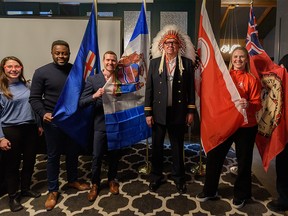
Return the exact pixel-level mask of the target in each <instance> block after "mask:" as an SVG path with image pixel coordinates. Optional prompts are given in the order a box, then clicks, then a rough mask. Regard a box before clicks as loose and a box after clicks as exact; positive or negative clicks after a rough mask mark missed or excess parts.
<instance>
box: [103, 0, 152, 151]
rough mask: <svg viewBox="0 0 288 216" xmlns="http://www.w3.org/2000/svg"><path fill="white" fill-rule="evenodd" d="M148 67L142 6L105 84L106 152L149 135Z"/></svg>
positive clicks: (129, 144) (147, 39)
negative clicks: (146, 93) (146, 105)
mask: <svg viewBox="0 0 288 216" xmlns="http://www.w3.org/2000/svg"><path fill="white" fill-rule="evenodd" d="M148 66H149V34H148V27H147V22H146V14H145V7H144V3H142V7H141V12H140V15H139V18H138V21H137V23H136V26H135V29H134V32H133V34H132V37H131V39H130V41H129V43H128V45H127V47H126V48H125V51H124V54H123V55H122V57H121V59H120V60H119V62H118V67H117V72H116V73H115V75H114V76H112V77H110V79H109V80H108V81H107V83H106V84H105V86H104V88H105V93H106V94H104V95H103V96H102V99H103V106H104V112H105V121H106V132H107V140H108V148H109V149H121V148H124V147H128V146H131V145H133V144H136V143H137V142H139V141H141V140H143V139H146V138H148V137H149V136H151V129H150V128H149V127H148V126H147V124H146V118H145V115H144V96H145V82H146V77H147V73H148V70H147V69H148Z"/></svg>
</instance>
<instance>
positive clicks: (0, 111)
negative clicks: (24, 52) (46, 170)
mask: <svg viewBox="0 0 288 216" xmlns="http://www.w3.org/2000/svg"><path fill="white" fill-rule="evenodd" d="M29 95H30V90H29V88H28V86H27V82H26V80H25V78H24V76H23V64H22V62H21V61H20V60H19V59H18V58H16V57H14V56H8V57H5V58H4V59H3V60H2V61H1V65H0V149H1V151H0V153H1V158H2V159H1V160H2V162H1V163H3V164H2V165H1V166H2V167H3V169H4V180H5V184H6V187H7V192H8V195H9V206H10V210H11V211H13V212H14V211H19V210H21V209H23V206H22V205H21V203H20V195H22V196H27V197H34V198H37V197H39V196H40V193H38V192H35V191H32V190H31V189H30V185H31V177H32V174H33V170H34V165H35V157H36V144H37V136H38V135H37V124H36V117H35V114H34V112H33V111H32V108H31V106H30V104H29V101H28V99H29ZM40 131H41V130H39V132H40ZM40 133H41V132H40ZM22 154H23V156H21V155H22ZM21 158H22V159H23V166H22V169H21V172H20V164H21ZM19 187H20V189H21V193H19V192H18V190H19Z"/></svg>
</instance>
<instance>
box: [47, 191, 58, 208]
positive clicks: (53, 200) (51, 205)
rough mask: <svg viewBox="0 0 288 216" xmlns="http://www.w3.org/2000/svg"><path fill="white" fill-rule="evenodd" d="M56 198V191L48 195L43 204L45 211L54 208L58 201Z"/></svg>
mask: <svg viewBox="0 0 288 216" xmlns="http://www.w3.org/2000/svg"><path fill="white" fill-rule="evenodd" d="M58 196H59V193H58V192H57V191H55V192H50V193H49V194H48V198H47V200H46V202H45V208H46V210H47V211H50V210H52V209H53V208H54V207H55V205H56V203H57V200H58Z"/></svg>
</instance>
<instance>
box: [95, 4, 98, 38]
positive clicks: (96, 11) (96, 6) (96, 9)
mask: <svg viewBox="0 0 288 216" xmlns="http://www.w3.org/2000/svg"><path fill="white" fill-rule="evenodd" d="M94 12H95V19H96V33H97V35H98V19H97V17H98V2H97V0H94Z"/></svg>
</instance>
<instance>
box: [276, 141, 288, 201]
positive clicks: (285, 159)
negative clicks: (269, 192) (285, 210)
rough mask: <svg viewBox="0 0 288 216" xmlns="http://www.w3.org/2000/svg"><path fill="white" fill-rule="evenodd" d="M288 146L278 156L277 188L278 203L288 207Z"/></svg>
mask: <svg viewBox="0 0 288 216" xmlns="http://www.w3.org/2000/svg"><path fill="white" fill-rule="evenodd" d="M287 165H288V144H286V146H285V148H284V150H283V151H282V152H280V153H279V154H278V155H277V156H276V176H277V178H276V187H277V192H278V195H279V198H278V201H279V203H281V204H282V205H284V206H288V168H287Z"/></svg>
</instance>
